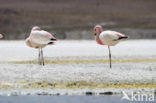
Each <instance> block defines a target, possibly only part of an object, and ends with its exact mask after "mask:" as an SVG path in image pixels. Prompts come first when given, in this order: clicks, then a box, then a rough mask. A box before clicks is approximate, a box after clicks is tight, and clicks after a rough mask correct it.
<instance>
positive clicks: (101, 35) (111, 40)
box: [94, 25, 128, 68]
mask: <svg viewBox="0 0 156 103" xmlns="http://www.w3.org/2000/svg"><path fill="white" fill-rule="evenodd" d="M94 35H95V38H96V42H97V43H98V44H100V45H107V46H108V50H109V61H110V68H111V67H112V62H111V51H110V46H115V45H116V44H117V43H119V42H120V41H122V40H125V39H127V38H128V36H125V35H123V34H121V33H119V32H116V31H110V30H106V31H103V29H102V27H101V26H100V25H96V26H95V27H94Z"/></svg>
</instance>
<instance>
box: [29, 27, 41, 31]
mask: <svg viewBox="0 0 156 103" xmlns="http://www.w3.org/2000/svg"><path fill="white" fill-rule="evenodd" d="M35 30H41V28H40V27H38V26H34V27H33V28H32V29H31V31H35Z"/></svg>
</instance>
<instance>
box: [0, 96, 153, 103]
mask: <svg viewBox="0 0 156 103" xmlns="http://www.w3.org/2000/svg"><path fill="white" fill-rule="evenodd" d="M0 103H154V101H153V102H147V101H142V102H132V101H128V100H123V101H122V100H121V96H32V95H30V96H0Z"/></svg>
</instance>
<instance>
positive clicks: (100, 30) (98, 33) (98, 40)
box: [96, 29, 104, 45]
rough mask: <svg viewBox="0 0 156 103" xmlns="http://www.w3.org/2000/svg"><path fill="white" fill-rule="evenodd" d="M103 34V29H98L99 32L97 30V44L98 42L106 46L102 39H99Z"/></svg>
mask: <svg viewBox="0 0 156 103" xmlns="http://www.w3.org/2000/svg"><path fill="white" fill-rule="evenodd" d="M101 32H102V29H98V30H97V35H96V42H97V43H98V44H100V45H104V44H103V42H102V41H101V39H100V37H99V36H100V34H101Z"/></svg>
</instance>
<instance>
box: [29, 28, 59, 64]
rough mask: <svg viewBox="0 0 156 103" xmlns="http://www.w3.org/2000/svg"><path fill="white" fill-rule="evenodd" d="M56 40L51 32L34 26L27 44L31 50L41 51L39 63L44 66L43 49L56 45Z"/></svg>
mask: <svg viewBox="0 0 156 103" xmlns="http://www.w3.org/2000/svg"><path fill="white" fill-rule="evenodd" d="M55 42H56V38H55V37H54V36H53V35H52V34H51V33H49V32H47V31H44V30H41V29H40V27H38V26H34V27H33V28H32V30H31V33H30V36H29V37H28V38H27V39H26V44H27V45H28V46H29V47H31V48H36V49H39V54H38V62H39V64H40V65H43V66H44V64H45V63H44V58H43V50H42V49H43V48H44V47H45V46H47V45H51V44H54V43H55Z"/></svg>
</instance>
